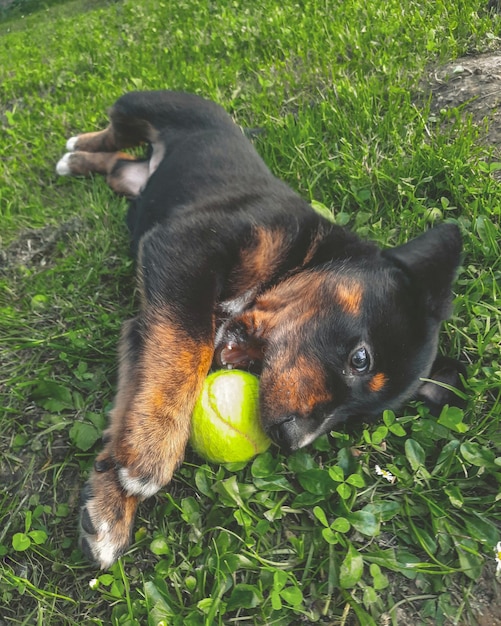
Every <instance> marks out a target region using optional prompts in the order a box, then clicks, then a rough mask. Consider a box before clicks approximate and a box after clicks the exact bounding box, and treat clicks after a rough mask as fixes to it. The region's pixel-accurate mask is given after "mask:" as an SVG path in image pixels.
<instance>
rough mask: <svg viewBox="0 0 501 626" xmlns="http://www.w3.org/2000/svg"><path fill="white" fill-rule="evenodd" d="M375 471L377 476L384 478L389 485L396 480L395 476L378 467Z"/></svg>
mask: <svg viewBox="0 0 501 626" xmlns="http://www.w3.org/2000/svg"><path fill="white" fill-rule="evenodd" d="M375 470H376V474H377V475H378V476H382V477H383V478H386V480H387V481H388V482H389V483H394V482H395V481H396V480H397V477H396V476H393V474H392V473H391V472H389V471H388V470H385V469H382V468H381V467H380V466H379V465H376V467H375Z"/></svg>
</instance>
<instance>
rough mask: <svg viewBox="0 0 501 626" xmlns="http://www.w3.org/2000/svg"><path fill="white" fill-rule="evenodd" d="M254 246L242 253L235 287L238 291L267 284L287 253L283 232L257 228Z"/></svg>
mask: <svg viewBox="0 0 501 626" xmlns="http://www.w3.org/2000/svg"><path fill="white" fill-rule="evenodd" d="M254 235H255V240H254V242H253V244H252V245H251V246H250V247H248V248H246V249H244V250H243V251H242V254H241V257H240V264H239V266H240V269H239V270H237V273H236V277H235V285H236V287H237V289H238V291H247V289H250V288H252V287H253V286H254V285H256V284H258V283H262V282H266V281H267V280H268V279H269V278H271V276H272V275H273V273H274V271H275V270H276V268H277V267H278V265H279V264H280V262H281V261H282V259H283V257H284V255H285V254H286V253H287V242H286V240H285V236H284V233H283V232H282V231H281V230H270V229H268V228H256V229H255V233H254Z"/></svg>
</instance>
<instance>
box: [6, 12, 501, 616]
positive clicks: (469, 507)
mask: <svg viewBox="0 0 501 626" xmlns="http://www.w3.org/2000/svg"><path fill="white" fill-rule="evenodd" d="M483 5H484V3H483V2H479V1H473V0H465V1H464V2H461V3H450V2H449V3H445V2H441V1H438V2H433V3H426V2H417V1H415V0H398V1H397V0H387V1H386V2H383V3H379V2H376V3H368V2H365V1H361V0H348V1H346V2H339V3H334V2H332V3H330V2H327V1H326V0H308V2H306V1H304V2H303V1H302V0H298V1H297V2H295V3H283V2H282V3H279V2H276V1H274V0H256V1H255V2H253V3H244V2H240V1H239V0H234V1H233V0H232V1H230V0H221V1H220V2H217V3H213V2H195V1H194V0H179V1H178V2H176V3H170V2H158V1H155V2H153V0H145V1H144V2H141V3H137V2H132V1H128V0H125V1H123V2H114V3H110V2H99V1H96V0H77V1H74V2H69V3H64V4H60V5H59V4H57V5H55V6H50V7H49V8H40V6H41V5H37V4H36V3H31V4H30V5H29V7H30V9H31V10H34V9H36V8H37V7H38V8H40V10H39V11H35V12H34V13H33V14H31V15H25V16H24V17H21V16H20V15H19V13H18V10H19V7H18V6H17V5H16V6H15V10H16V13H14V14H9V13H6V14H5V15H4V21H3V22H1V23H0V34H1V37H0V60H1V63H0V103H1V104H0V119H1V121H2V127H1V129H0V134H1V140H0V157H1V158H0V181H1V182H0V211H1V229H0V233H1V238H2V248H3V250H4V263H3V271H2V274H1V275H0V287H1V290H0V294H1V295H0V309H1V311H0V312H1V315H0V336H1V359H2V374H1V380H0V390H1V393H2V400H3V401H2V404H1V408H0V442H1V443H0V445H1V450H2V451H3V452H2V457H1V458H0V484H1V485H2V487H1V489H2V490H1V491H0V555H1V557H2V559H1V562H0V607H1V608H0V618H1V620H2V623H5V624H9V625H10V624H29V625H32V624H40V625H42V624H43V625H44V626H45V625H48V624H50V625H59V624H61V625H77V624H78V625H82V624H98V625H99V624H110V623H111V624H114V625H115V624H116V625H118V624H124V625H125V624H127V625H133V624H141V625H142V624H150V625H153V624H155V625H156V624H169V625H171V624H172V625H177V624H179V625H181V624H183V625H188V626H190V625H193V626H195V625H196V626H198V625H200V624H207V625H208V626H209V625H212V624H225V625H227V624H234V623H235V624H240V623H242V624H276V625H286V624H305V623H317V622H318V623H325V624H339V625H346V626H347V625H349V624H357V623H359V624H362V625H363V626H365V625H368V626H370V625H372V624H392V625H396V624H403V623H413V624H420V623H423V624H425V623H430V624H438V625H440V624H448V623H454V624H458V623H461V624H471V625H473V624H477V618H476V617H475V609H476V608H478V602H479V599H478V598H477V597H476V594H477V591H478V589H479V587H478V585H479V584H482V585H483V587H482V588H485V585H486V584H487V583H489V584H491V585H494V584H495V582H494V571H495V568H496V564H495V560H494V549H495V547H496V544H497V542H498V541H499V540H500V529H501V513H500V507H499V485H500V480H501V462H500V460H501V435H500V421H501V417H500V414H501V411H500V382H501V380H500V345H501V321H500V316H499V302H500V283H501V280H500V278H501V262H500V250H499V241H500V239H501V237H500V227H499V221H500V209H499V207H500V206H501V190H500V188H499V184H498V183H497V182H496V180H495V178H494V177H493V176H492V173H493V171H494V170H496V169H497V168H498V167H499V165H497V164H496V158H495V157H493V155H492V154H491V153H490V151H489V149H488V148H484V147H482V146H480V145H479V142H478V135H479V131H478V129H477V128H475V127H474V126H473V125H472V123H471V121H470V120H469V119H468V118H466V117H462V116H461V115H459V111H458V110H452V111H448V112H447V111H445V112H443V114H442V118H441V119H440V120H438V122H437V121H434V119H432V118H431V117H430V116H429V115H428V113H427V101H426V98H425V97H423V95H422V94H420V91H419V88H418V86H419V82H420V79H421V78H422V77H423V76H424V75H425V69H426V68H427V67H428V66H429V65H430V64H433V63H438V62H441V61H445V60H449V59H451V58H455V57H458V56H460V55H461V54H464V53H467V52H474V51H484V50H486V49H488V48H489V47H490V46H493V45H498V43H499V39H498V35H499V33H500V30H501V28H500V26H501V24H500V20H499V18H498V17H496V16H493V15H490V14H488V13H487V12H486V11H485V10H484V8H483ZM161 87H171V88H175V89H184V90H189V91H194V92H196V93H200V94H203V95H205V96H208V97H211V98H213V99H215V100H217V101H218V102H220V103H222V104H224V105H225V107H226V108H227V109H228V110H229V111H231V112H232V113H233V114H234V115H235V116H236V118H237V119H238V121H239V122H240V123H241V124H242V125H244V126H246V127H249V128H256V127H257V128H261V129H263V130H264V132H263V133H261V134H259V135H258V137H257V139H256V143H257V147H258V149H259V151H260V152H261V154H263V156H264V158H265V159H266V161H267V162H268V163H269V165H270V167H271V168H272V169H273V171H274V172H276V173H277V174H278V175H280V176H281V177H283V178H284V179H285V180H287V181H288V182H289V183H290V184H291V185H292V186H293V187H294V188H296V189H297V190H298V191H299V192H300V193H301V194H303V195H304V196H305V197H306V198H309V199H311V200H312V201H314V202H315V203H316V206H319V207H320V208H323V209H324V210H325V209H327V210H329V211H332V212H333V213H334V217H335V219H336V221H337V222H338V223H340V224H344V225H347V226H349V227H350V228H354V229H355V230H357V231H358V232H359V233H361V234H362V235H364V236H367V237H370V238H372V239H376V240H377V241H379V242H381V244H382V245H393V244H395V243H397V242H400V241H404V240H405V239H407V238H408V237H410V236H412V235H415V234H417V233H419V232H421V231H422V230H423V229H425V228H427V227H428V226H429V224H430V223H431V222H433V221H435V220H443V219H445V220H449V221H451V220H452V221H456V222H457V223H458V224H459V225H460V226H461V228H462V231H463V234H464V239H465V258H464V263H463V267H462V269H461V272H460V274H459V277H458V281H457V285H456V300H455V309H454V315H453V317H452V319H451V321H450V323H448V324H447V325H446V326H445V327H444V331H443V335H442V350H443V351H444V352H446V353H448V354H450V355H452V356H460V357H461V358H462V359H463V360H464V362H465V363H466V364H467V365H468V393H469V405H468V408H467V410H466V411H465V412H464V413H463V412H461V411H458V410H455V409H449V410H446V411H444V412H443V414H442V415H441V416H440V418H439V419H438V420H437V419H433V418H432V417H431V416H430V415H429V414H427V412H426V411H425V410H424V409H423V407H420V406H410V407H408V408H407V409H406V410H405V411H402V412H400V413H399V414H398V415H394V414H392V413H389V412H388V413H385V415H384V416H383V419H382V420H381V421H380V422H379V423H377V424H374V425H371V426H363V425H361V426H360V428H359V429H358V430H356V431H355V432H354V433H350V434H348V433H344V432H339V433H333V434H332V436H331V437H329V438H322V439H321V440H319V441H317V442H316V444H315V445H313V446H312V447H310V448H309V449H306V450H302V451H299V452H297V453H295V454H293V455H292V456H290V457H289V458H286V457H283V456H282V455H281V454H279V453H278V452H277V451H276V450H273V451H271V452H267V453H265V454H263V455H260V456H259V457H257V458H256V459H255V460H254V461H253V462H251V463H249V464H247V465H246V466H235V465H234V466H223V467H218V466H213V465H207V464H204V463H202V462H201V461H200V459H198V458H197V457H196V456H195V455H194V454H193V453H191V452H189V453H188V455H187V458H186V462H185V464H184V465H183V467H182V468H181V470H180V471H179V472H178V473H177V475H176V478H175V480H174V481H173V483H172V485H171V487H170V488H169V490H165V491H163V492H161V493H160V495H159V496H158V497H156V498H154V499H152V500H151V501H149V502H147V503H145V505H144V506H143V507H142V508H141V510H140V515H139V518H138V521H137V524H136V537H135V543H134V545H133V547H132V548H131V550H130V552H129V553H128V554H127V555H126V556H125V557H123V559H122V560H121V561H120V562H119V563H118V564H117V565H115V566H114V567H113V568H112V569H111V570H110V571H109V572H98V571H96V570H94V569H93V568H92V567H91V566H89V565H88V564H87V563H86V562H85V561H84V560H83V559H82V555H81V553H80V552H79V550H78V547H77V539H76V518H77V512H78V493H79V489H80V487H81V485H82V484H83V481H84V479H85V475H86V473H87V472H88V470H89V468H90V466H91V464H92V462H93V458H94V455H95V452H96V450H97V449H99V436H100V433H101V431H102V429H103V427H104V423H105V416H106V411H107V410H108V409H109V406H110V403H111V402H112V399H113V390H114V384H115V374H116V369H115V367H116V359H115V346H116V341H117V336H118V333H119V328H120V324H121V322H122V321H123V320H124V319H126V318H127V317H129V316H131V315H132V314H133V311H134V304H133V298H132V295H133V272H132V266H131V262H130V261H129V260H128V257H127V236H126V232H125V226H124V224H123V216H124V211H125V204H124V202H123V201H122V200H120V199H117V198H115V197H114V196H112V195H111V193H110V192H109V191H108V189H107V188H106V185H105V184H104V182H103V181H101V180H97V179H96V180H93V181H81V180H66V179H65V180H61V179H58V178H57V177H56V175H55V173H54V165H55V163H56V162H57V160H58V158H59V156H60V155H61V154H62V152H63V150H64V143H65V139H66V138H67V137H68V136H71V135H73V134H75V132H78V131H82V130H93V129H98V128H100V127H101V126H102V125H103V123H104V122H105V121H106V120H105V111H106V108H107V107H108V106H109V105H110V104H111V103H112V102H113V101H114V100H115V99H116V98H117V97H118V96H119V95H120V94H122V93H123V92H124V91H126V90H129V89H137V88H145V89H147V88H161ZM376 466H380V467H381V468H383V469H384V470H386V471H388V472H391V474H392V475H393V477H394V478H395V479H396V480H394V481H393V482H389V481H388V480H386V478H385V476H380V475H379V474H378V473H377V471H376ZM486 581H487V583H486ZM497 610H498V613H497V615H498V617H499V610H500V609H499V604H498V605H497Z"/></svg>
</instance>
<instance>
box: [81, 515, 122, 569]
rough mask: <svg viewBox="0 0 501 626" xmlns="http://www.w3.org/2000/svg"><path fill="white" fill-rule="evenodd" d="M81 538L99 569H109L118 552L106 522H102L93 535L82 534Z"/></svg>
mask: <svg viewBox="0 0 501 626" xmlns="http://www.w3.org/2000/svg"><path fill="white" fill-rule="evenodd" d="M82 536H83V537H84V538H85V539H86V541H87V543H88V545H89V548H90V550H91V552H92V555H93V557H94V559H95V560H96V561H97V562H98V563H99V566H100V567H101V569H108V568H109V567H111V566H112V565H113V563H114V562H115V561H116V560H117V558H118V554H119V551H118V549H117V546H116V545H115V544H114V543H113V541H112V538H111V534H110V525H109V524H108V522H103V523H102V524H101V525H100V526H99V528H98V530H97V533H96V534H95V535H88V534H87V533H85V532H82Z"/></svg>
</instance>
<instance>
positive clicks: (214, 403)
mask: <svg viewBox="0 0 501 626" xmlns="http://www.w3.org/2000/svg"><path fill="white" fill-rule="evenodd" d="M208 396H209V402H210V406H211V409H212V410H213V411H214V413H215V415H216V417H217V418H218V419H219V420H221V422H223V424H226V426H228V427H229V428H232V429H233V430H234V431H235V432H236V433H238V434H239V435H241V436H242V437H244V438H245V439H246V440H247V441H248V442H249V443H250V445H251V446H252V447H253V449H254V451H255V452H256V454H257V453H258V452H259V450H258V447H257V445H256V442H255V441H254V440H253V439H251V438H250V437H249V435H248V434H247V433H244V432H243V431H241V430H240V429H239V428H237V427H236V426H235V425H234V424H232V423H231V422H229V421H228V420H226V419H224V417H223V416H222V415H221V413H220V412H219V410H218V408H217V404H216V402H215V398H214V394H213V393H210V392H209V393H208Z"/></svg>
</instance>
